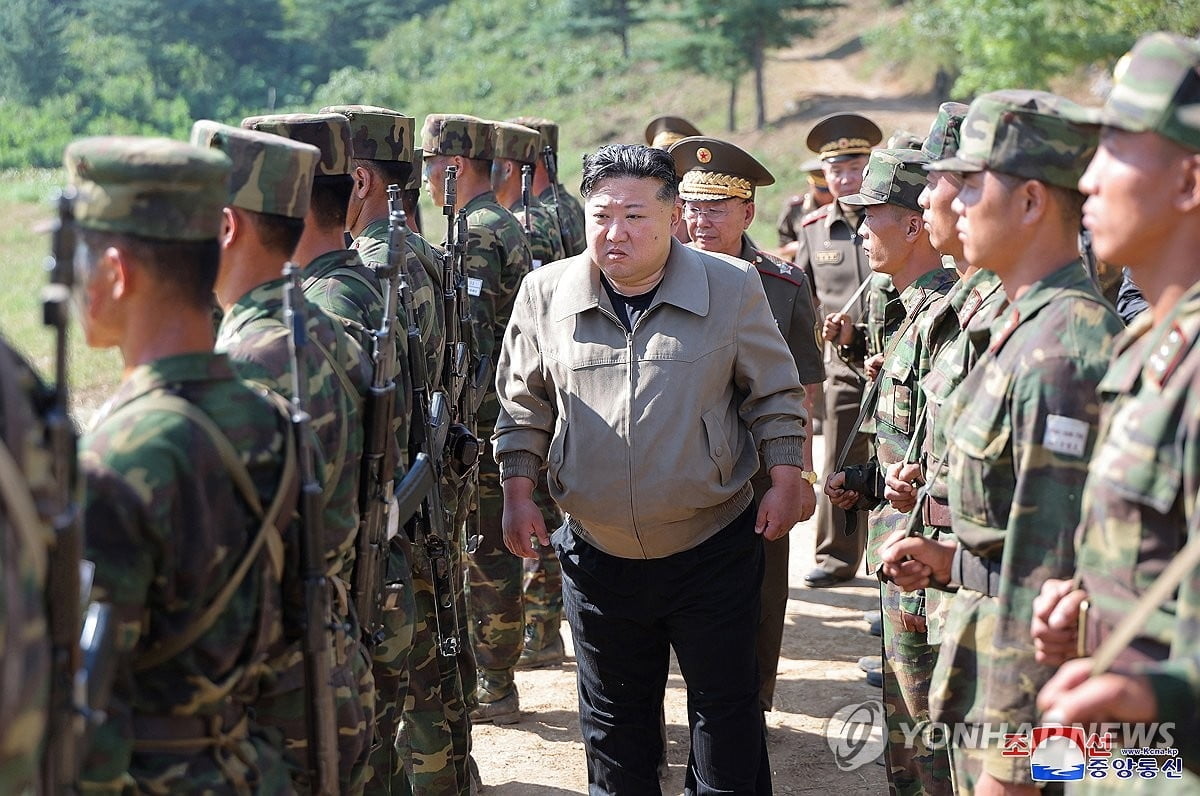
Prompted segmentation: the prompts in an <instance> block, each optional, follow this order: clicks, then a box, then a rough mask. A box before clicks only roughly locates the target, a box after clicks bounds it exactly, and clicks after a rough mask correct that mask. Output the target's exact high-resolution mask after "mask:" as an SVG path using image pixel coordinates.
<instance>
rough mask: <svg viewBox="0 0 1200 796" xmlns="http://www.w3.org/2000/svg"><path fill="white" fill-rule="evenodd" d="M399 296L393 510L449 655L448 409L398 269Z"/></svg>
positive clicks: (454, 647)
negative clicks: (408, 383)
mask: <svg viewBox="0 0 1200 796" xmlns="http://www.w3.org/2000/svg"><path fill="white" fill-rule="evenodd" d="M388 218H389V220H390V226H392V227H396V226H399V227H403V226H404V225H405V221H406V219H405V217H404V210H403V209H401V207H400V191H399V187H398V186H390V187H389V188H388ZM399 295H400V304H401V306H402V307H404V309H405V311H406V312H407V313H408V317H409V323H408V364H409V368H410V371H409V372H410V373H411V374H412V384H413V417H412V424H411V437H410V440H409V450H410V451H411V452H412V457H411V458H412V466H411V468H410V469H409V471H408V474H407V475H406V476H405V477H404V480H403V481H402V482H401V483H400V486H399V487H398V488H397V490H396V509H397V511H398V512H399V515H400V518H401V521H402V522H404V521H407V519H408V518H410V517H411V518H413V520H414V522H413V529H414V531H415V533H414V541H415V542H416V543H418V544H420V545H421V546H422V547H423V548H424V550H425V555H426V557H427V558H428V559H429V569H430V583H431V585H432V587H433V599H434V611H435V612H434V620H435V623H436V625H437V629H436V644H437V649H438V653H439V654H441V655H443V656H446V657H454V656H456V655H458V653H459V651H460V648H459V638H458V614H457V610H456V606H455V602H454V580H453V559H452V557H451V555H450V534H449V533H448V532H447V527H446V520H447V518H446V511H445V508H444V507H443V505H442V493H441V480H442V459H443V456H442V454H443V451H444V450H445V448H446V438H447V434H448V432H449V426H450V420H449V414H450V407H449V406H448V404H447V402H446V394H445V393H444V392H442V391H441V390H438V391H436V392H433V393H432V394H431V393H430V388H429V372H428V369H427V368H426V364H425V353H424V349H423V348H422V346H421V333H420V331H419V330H418V329H417V324H416V321H415V320H414V318H415V315H414V313H413V305H412V288H411V286H410V285H409V283H408V276H407V274H405V273H404V272H403V271H401V273H400V290H399Z"/></svg>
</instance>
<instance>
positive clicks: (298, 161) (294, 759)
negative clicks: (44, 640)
mask: <svg viewBox="0 0 1200 796" xmlns="http://www.w3.org/2000/svg"><path fill="white" fill-rule="evenodd" d="M191 140H192V143H193V144H195V145H197V146H202V147H211V148H213V149H216V150H218V151H221V152H224V153H225V154H226V155H228V156H229V158H230V160H231V161H232V162H233V176H232V178H231V180H230V186H229V187H230V195H229V203H228V205H226V207H225V211H224V213H225V221H224V224H223V226H222V235H221V238H220V241H221V264H220V270H219V271H218V273H217V280H216V285H215V294H216V297H217V303H218V304H219V305H220V307H221V310H222V312H223V313H224V317H223V318H222V320H221V326H220V329H218V331H217V342H216V348H215V350H216V351H217V352H218V353H221V354H225V355H226V356H228V357H229V358H230V360H231V361H232V362H233V363H234V369H235V370H236V371H237V373H238V375H240V376H241V377H242V378H246V379H250V380H252V381H254V382H256V383H258V384H262V385H263V386H265V387H267V388H269V389H271V390H273V391H274V392H277V393H279V394H280V395H282V396H284V397H285V398H289V399H290V398H292V397H293V396H292V365H291V354H290V351H289V336H290V329H289V321H288V319H287V318H286V317H285V316H284V305H283V290H284V286H285V283H286V278H285V277H283V276H282V272H283V266H284V264H285V263H286V262H287V261H288V259H289V255H290V253H291V251H292V250H293V249H294V248H295V246H296V241H297V240H298V239H299V237H300V234H301V231H302V230H303V227H304V216H305V214H306V213H307V212H308V201H309V191H310V188H311V186H312V177H313V172H314V170H315V168H316V164H317V160H318V159H319V158H320V156H321V153H320V150H318V149H317V148H316V147H314V146H309V145H308V144H302V143H299V142H296V141H291V140H289V139H286V138H282V137H280V136H277V135H270V134H268V133H260V132H256V131H253V130H243V129H240V128H237V127H229V126H227V125H223V124H218V123H216V122H211V121H205V120H202V121H198V122H196V123H195V125H193V127H192V139H191ZM305 312H306V315H307V318H306V321H307V332H308V336H309V340H310V341H311V342H312V343H313V345H310V346H307V347H306V349H305V352H304V353H305V360H304V362H303V368H304V372H305V375H306V378H307V380H308V401H309V404H308V406H307V407H306V409H307V410H308V412H309V414H310V415H311V416H312V424H311V428H312V431H313V434H314V436H315V437H316V443H317V445H316V447H317V453H318V459H319V465H318V481H319V482H320V484H321V492H322V502H323V508H322V512H321V517H322V520H321V523H322V529H323V531H324V536H325V550H324V555H325V561H326V575H327V576H328V577H329V578H330V579H331V582H332V583H333V594H334V599H333V601H332V605H331V607H332V609H333V615H332V616H330V617H328V618H327V620H326V621H328V622H329V623H330V624H332V625H334V626H337V627H340V628H345V630H342V631H339V633H338V636H337V640H336V647H335V651H334V665H333V667H332V670H331V675H332V678H333V682H334V684H335V693H334V703H335V705H336V707H337V711H338V716H337V725H338V758H339V764H340V771H339V774H340V776H339V781H340V783H341V787H342V792H344V793H361V792H362V788H363V783H364V782H365V780H366V776H367V773H368V772H367V771H366V762H367V755H368V753H369V751H370V745H371V739H372V732H371V726H372V721H373V718H374V710H375V695H374V680H373V678H372V677H370V674H369V672H368V673H366V675H365V676H364V673H363V670H364V669H365V668H367V667H366V666H365V663H364V661H365V656H366V654H367V653H366V650H365V649H364V648H363V646H362V643H361V641H360V634H359V632H358V629H357V625H356V624H355V622H354V620H353V617H352V616H351V613H350V604H349V601H348V600H347V599H346V596H347V594H348V593H349V584H350V583H351V582H352V575H353V569H354V551H355V541H356V538H357V532H358V481H359V470H360V462H361V459H362V451H363V425H362V424H363V417H362V408H363V400H364V396H365V395H366V393H367V392H368V390H369V388H370V362H369V361H368V360H367V359H366V357H365V355H364V353H363V351H362V349H361V348H359V346H358V345H357V344H356V343H355V342H354V340H353V339H351V338H350V336H349V335H348V334H347V332H346V331H345V329H344V328H343V327H342V325H341V324H340V323H338V322H337V321H335V320H333V319H332V318H330V317H329V316H328V315H326V314H325V313H324V312H322V311H321V310H320V309H319V308H318V307H317V306H316V305H315V304H312V303H311V302H310V303H309V306H308V307H307V309H306V310H305ZM297 542H298V539H297V537H295V536H291V537H288V538H286V539H285V540H284V544H285V548H286V552H285V556H284V561H285V565H284V573H283V581H284V583H283V588H284V603H283V638H281V639H279V641H278V643H277V644H275V645H274V646H273V647H272V649H271V650H270V658H269V660H268V661H267V668H268V670H269V674H268V676H267V677H266V678H265V680H264V683H263V688H262V693H261V695H260V696H259V699H258V700H257V702H256V703H255V706H254V707H255V713H256V716H257V718H258V720H259V722H260V723H262V724H263V725H264V726H268V727H274V728H276V729H277V730H279V731H280V732H281V733H282V735H283V739H284V753H285V756H286V758H287V761H288V762H289V763H290V764H291V766H292V776H293V779H294V780H295V781H296V786H297V788H298V789H300V790H311V787H310V785H309V782H308V776H307V775H308V771H307V756H308V739H307V729H308V728H307V725H306V723H305V703H306V693H305V689H304V659H303V650H302V648H301V641H300V638H301V635H302V633H303V628H304V625H305V622H306V621H307V618H306V617H305V615H304V597H303V594H304V585H303V576H302V573H301V572H300V571H299V568H298V563H299V561H300V560H301V554H300V551H299V549H298V547H297Z"/></svg>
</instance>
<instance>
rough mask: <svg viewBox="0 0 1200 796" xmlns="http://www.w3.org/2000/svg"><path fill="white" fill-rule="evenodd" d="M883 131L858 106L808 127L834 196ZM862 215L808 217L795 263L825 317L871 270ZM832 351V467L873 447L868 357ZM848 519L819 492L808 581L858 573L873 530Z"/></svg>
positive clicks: (828, 426)
mask: <svg viewBox="0 0 1200 796" xmlns="http://www.w3.org/2000/svg"><path fill="white" fill-rule="evenodd" d="M882 137H883V134H882V133H881V132H880V130H879V128H878V127H877V126H876V125H875V123H874V122H872V121H871V120H869V119H867V118H865V117H862V116H859V115H858V114H854V113H835V114H832V115H830V116H826V117H825V118H823V119H821V120H820V121H819V122H817V124H816V125H814V127H813V129H812V130H811V131H810V132H809V134H808V148H809V149H811V150H812V151H814V152H817V153H818V156H819V158H820V160H821V165H822V168H823V169H824V171H825V178H826V180H827V181H828V183H829V190H830V192H831V193H832V195H833V197H834V198H835V199H837V198H840V197H842V196H849V195H851V194H853V193H856V192H857V191H858V189H859V187H860V186H861V185H862V172H863V169H864V168H865V167H866V165H867V156H868V155H869V154H870V151H871V148H872V147H873V146H875V145H876V144H878V143H879V141H880V139H882ZM859 221H860V219H859V217H858V213H857V211H855V210H854V209H853V208H848V207H846V206H845V205H842V204H841V203H839V202H831V203H830V204H828V205H825V206H824V207H822V208H819V209H817V210H815V211H813V212H812V213H810V214H809V215H808V216H806V217H805V218H804V220H803V221H802V223H801V227H800V230H801V233H802V234H801V237H800V239H799V240H798V241H797V242H798V243H799V246H798V247H797V250H796V258H795V263H796V265H797V266H799V267H801V268H803V269H804V270H805V272H806V273H807V274H808V277H809V281H810V282H811V283H812V285H813V287H814V288H815V289H816V294H817V299H818V301H819V303H820V306H821V313H820V317H824V316H825V315H826V314H829V313H835V312H837V311H838V310H840V309H841V308H842V306H843V305H845V303H846V302H847V301H848V300H849V299H850V298H851V297H852V296H853V294H854V292H855V290H856V289H857V288H858V287H859V285H860V284H861V283H862V282H863V281H864V280H866V279H869V278H870V277H871V269H870V267H869V266H868V265H867V259H866V257H865V256H864V255H863V253H862V248H861V244H860V242H859V238H858V236H857V230H858V224H859ZM865 308H866V302H865V301H864V300H862V299H859V300H858V301H857V302H855V303H854V304H852V305H851V306H850V307H849V309H848V310H847V312H848V314H849V316H850V319H851V320H859V319H862V318H863V317H864V314H865ZM825 350H826V354H825V372H826V382H825V385H824V387H825V421H824V434H825V463H824V466H823V467H822V468H821V469H822V472H824V473H825V474H828V473H830V472H832V471H833V470H834V469H835V465H836V464H837V461H838V454H839V452H840V451H841V450H842V449H843V448H845V447H846V445H847V443H848V442H850V441H851V440H852V439H853V442H851V444H850V448H849V460H850V461H866V459H867V457H868V450H867V440H866V438H865V437H860V438H855V435H857V433H858V430H857V428H855V425H856V419H857V417H858V410H859V404H860V402H861V401H862V392H863V381H862V377H861V375H860V372H861V371H860V368H861V367H862V362H861V361H858V362H854V361H851V362H846V361H843V360H842V359H841V358H840V357H838V356H837V354H836V352H835V348H834V346H833V345H832V344H829V345H827V346H826V349H825ZM860 515H861V513H860ZM864 519H865V518H864V517H862V516H857V517H855V518H854V520H853V522H854V526H852V527H858V528H859V529H860V531H861V530H865V522H860V520H864ZM848 521H849V518H848V516H847V513H846V512H845V511H843V510H841V509H838V508H835V507H833V506H832V505H831V504H830V503H829V501H828V500H826V499H824V498H823V497H822V498H819V499H818V501H817V544H816V564H817V566H816V568H815V569H814V570H813V571H811V572H809V573H808V574H807V575H806V576H805V578H804V582H805V583H806V584H807V585H808V586H810V587H814V588H822V587H828V586H835V585H837V584H838V583H841V582H844V581H847V580H849V579H851V578H853V577H854V574H855V571H856V570H857V568H858V562H859V561H860V560H861V559H862V554H863V549H864V546H865V544H866V534H865V533H862V532H859V533H853V532H851V533H850V535H847V522H848Z"/></svg>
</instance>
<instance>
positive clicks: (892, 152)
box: [838, 148, 929, 211]
mask: <svg viewBox="0 0 1200 796" xmlns="http://www.w3.org/2000/svg"><path fill="white" fill-rule="evenodd" d="M927 163H929V158H928V157H927V156H926V155H925V153H923V152H921V151H920V150H917V149H904V148H902V149H876V150H875V151H874V152H872V153H871V159H870V160H868V161H867V169H866V171H864V172H863V179H862V187H861V188H859V190H858V193H856V194H853V195H851V196H844V197H842V198H841V199H839V200H838V201H840V202H842V203H843V204H848V205H860V206H861V205H899V206H901V207H907V208H908V209H909V210H916V211H920V210H921V206H920V205H919V204H917V199H918V198H919V197H920V196H921V191H923V190H924V189H925V165H926V164H927Z"/></svg>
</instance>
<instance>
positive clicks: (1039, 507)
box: [881, 91, 1121, 794]
mask: <svg viewBox="0 0 1200 796" xmlns="http://www.w3.org/2000/svg"><path fill="white" fill-rule="evenodd" d="M1073 111H1075V112H1077V111H1078V106H1075V105H1074V104H1073V103H1070V102H1069V101H1067V100H1064V99H1062V98H1061V97H1056V96H1054V95H1052V94H1046V93H1045V92H1036V91H1000V92H993V93H990V94H985V95H983V96H981V97H979V98H977V99H976V100H975V101H974V102H973V103H972V105H971V107H970V110H969V111H968V113H967V116H966V119H965V120H964V121H963V126H962V140H961V143H960V146H959V150H958V154H957V156H956V157H954V158H950V159H948V160H943V161H937V162H935V163H933V164H931V166H930V168H932V169H947V170H950V171H955V172H962V173H963V180H964V181H963V187H962V190H961V191H960V192H959V195H958V197H957V198H956V199H955V200H954V208H955V210H956V212H958V214H959V216H960V219H959V223H958V229H959V230H960V233H961V235H962V239H963V245H964V253H965V254H966V257H967V260H968V261H969V262H970V263H971V264H972V265H975V266H978V267H981V268H987V269H989V270H992V271H994V272H996V274H997V275H998V276H999V277H1000V280H1001V282H1002V284H1003V287H1004V291H1005V293H1006V294H1007V295H1008V297H1009V301H1010V302H1011V304H1010V307H1009V309H1008V310H1006V312H1005V313H1004V314H1003V316H1002V317H1001V318H1000V319H999V320H998V321H997V323H996V325H995V326H993V328H992V336H991V341H990V343H989V345H988V348H987V351H986V352H985V353H984V354H983V356H982V357H981V358H980V360H979V362H978V364H977V365H976V367H975V368H974V370H972V371H971V373H970V374H968V375H967V377H966V378H965V379H964V380H963V382H962V383H961V384H960V385H959V387H958V389H956V390H955V391H954V393H953V394H952V395H951V397H950V399H949V401H948V405H947V407H946V410H945V411H946V424H947V426H946V427H947V428H950V427H953V428H954V430H955V432H954V435H953V436H952V437H951V438H950V439H949V445H948V451H947V455H946V460H947V466H946V468H945V478H946V480H947V482H948V483H949V486H950V490H949V496H950V511H951V522H952V527H953V530H954V539H955V541H953V542H949V541H942V540H933V539H929V538H925V537H922V536H914V537H909V538H898V536H899V535H900V534H898V535H897V536H893V537H892V538H891V539H889V540H888V542H887V543H886V544H885V547H884V549H883V551H882V554H881V557H882V559H883V560H884V562H885V568H884V572H885V574H886V575H888V576H890V577H893V578H896V581H897V585H899V586H900V587H901V588H902V589H904V590H911V589H914V588H925V587H928V586H930V585H939V584H940V585H946V584H950V585H952V586H957V587H958V591H957V592H956V593H955V594H954V597H953V598H952V600H951V603H950V607H949V609H948V616H947V619H946V626H945V628H944V631H943V637H942V643H941V647H940V649H939V654H938V659H937V664H936V666H935V668H934V672H933V680H932V684H931V687H930V700H929V701H930V716H931V718H932V719H933V720H934V721H941V722H946V723H947V724H953V723H956V722H957V723H962V724H963V725H965V726H966V727H967V728H968V729H969V728H970V727H972V726H976V727H977V726H978V725H982V724H988V723H990V724H991V725H992V726H993V727H994V726H997V725H1000V724H1007V725H1008V726H1010V727H1015V726H1018V725H1020V724H1022V723H1031V724H1032V723H1036V719H1037V715H1036V711H1035V706H1034V699H1035V697H1036V695H1037V690H1038V688H1039V687H1040V686H1041V685H1042V684H1044V683H1045V682H1046V680H1047V679H1049V677H1050V675H1051V673H1052V672H1051V670H1050V669H1049V667H1047V666H1044V665H1040V664H1038V663H1037V662H1036V661H1035V660H1034V656H1033V649H1032V647H1033V640H1032V638H1031V637H1030V629H1029V627H1030V621H1031V619H1032V614H1033V600H1034V597H1036V596H1037V592H1038V590H1039V589H1040V588H1041V586H1042V583H1043V582H1045V580H1046V579H1047V578H1052V577H1062V576H1064V575H1067V574H1069V573H1070V572H1071V571H1072V569H1073V567H1074V549H1073V545H1072V540H1071V533H1070V530H1068V529H1071V528H1073V527H1074V526H1075V524H1076V523H1077V522H1078V519H1079V498H1080V494H1081V492H1082V488H1083V481H1084V477H1085V475H1086V472H1087V462H1088V459H1089V457H1090V454H1091V450H1092V445H1093V443H1094V440H1095V430H1096V425H1097V422H1098V419H1099V407H1098V405H1097V403H1096V400H1095V398H1094V393H1095V389H1096V386H1097V385H1098V383H1099V381H1100V379H1101V377H1102V376H1103V375H1104V371H1105V369H1106V368H1107V365H1108V359H1109V355H1110V353H1111V349H1112V340H1113V337H1114V335H1116V334H1117V333H1118V332H1119V331H1120V329H1121V321H1120V319H1119V318H1118V317H1117V316H1116V313H1115V312H1114V311H1113V309H1112V307H1111V306H1109V305H1108V304H1107V303H1106V302H1105V301H1104V300H1103V298H1101V296H1100V294H1099V292H1098V290H1097V288H1096V286H1095V284H1094V283H1093V282H1092V280H1091V278H1090V277H1089V275H1088V273H1087V270H1086V269H1085V268H1084V267H1083V264H1082V262H1081V261H1080V259H1079V256H1078V255H1079V252H1078V247H1077V242H1078V241H1077V237H1078V236H1077V233H1078V229H1079V219H1080V215H1079V207H1080V204H1081V202H1082V197H1081V196H1079V194H1078V193H1077V192H1076V191H1075V189H1074V186H1075V183H1076V181H1077V180H1078V179H1079V176H1080V174H1081V173H1082V172H1083V168H1084V166H1085V165H1086V164H1087V161H1088V159H1089V158H1090V157H1091V154H1092V152H1094V151H1095V141H1096V133H1095V128H1094V127H1089V126H1086V125H1082V124H1078V123H1076V122H1073V121H1071V120H1070V118H1068V115H1069V114H1072V112H1073ZM900 533H902V532H900ZM906 556H911V557H912V559H913V560H911V561H906V560H905V557H906ZM1001 751H1002V750H1001V747H1000V746H998V745H996V744H994V743H990V742H988V741H987V740H985V739H984V738H982V737H981V738H980V739H979V742H978V743H972V742H971V741H970V739H966V740H964V742H963V743H961V745H956V746H954V747H953V748H952V749H951V763H952V765H953V774H954V785H955V789H956V790H957V791H958V792H959V793H962V794H967V793H974V792H975V791H976V790H985V789H989V788H990V789H992V790H993V791H995V790H998V789H1000V788H1004V789H1006V790H1007V791H1009V792H1030V793H1032V792H1035V790H1034V784H1033V782H1032V779H1031V777H1032V772H1031V770H1030V766H1029V761H1028V760H1027V759H1024V758H1011V757H1004V756H1002V754H1001Z"/></svg>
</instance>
